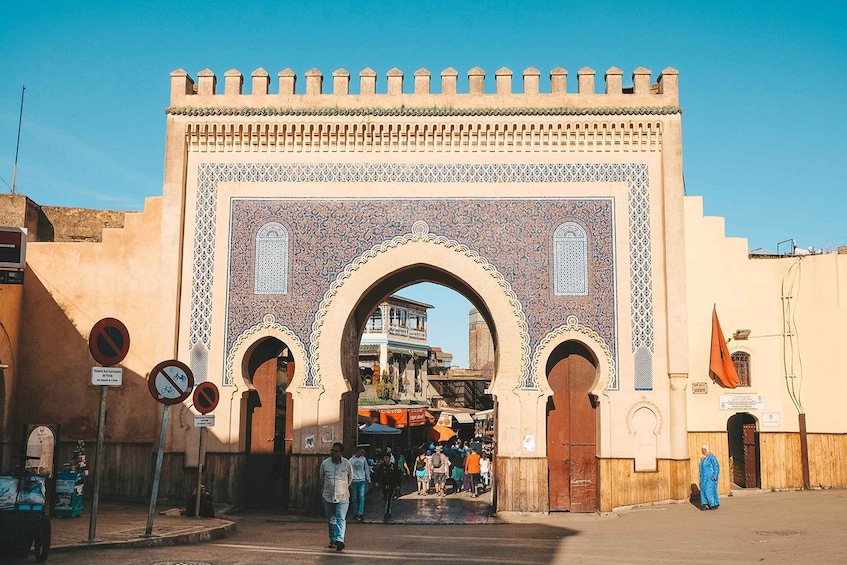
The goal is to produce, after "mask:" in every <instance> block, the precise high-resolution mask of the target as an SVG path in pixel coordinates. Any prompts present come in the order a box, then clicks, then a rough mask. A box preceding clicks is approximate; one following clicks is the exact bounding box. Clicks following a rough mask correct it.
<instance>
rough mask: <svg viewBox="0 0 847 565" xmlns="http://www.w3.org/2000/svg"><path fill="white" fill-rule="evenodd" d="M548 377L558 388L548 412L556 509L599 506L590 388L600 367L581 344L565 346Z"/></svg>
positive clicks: (552, 498) (588, 509)
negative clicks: (596, 366) (594, 363)
mask: <svg viewBox="0 0 847 565" xmlns="http://www.w3.org/2000/svg"><path fill="white" fill-rule="evenodd" d="M564 347H565V349H564V351H563V352H562V353H563V355H562V358H561V359H559V360H558V361H557V362H556V363H555V364H554V365H553V367H552V368H550V371H549V373H548V375H547V380H548V383H549V384H550V387H551V388H552V389H553V396H552V398H551V399H550V402H549V404H548V413H547V461H548V467H549V487H550V510H551V511H556V510H559V511H570V512H594V511H595V510H597V504H598V498H597V458H596V452H597V446H596V444H597V440H596V435H597V433H596V426H597V423H596V417H595V416H596V414H595V411H594V408H593V407H592V406H591V401H590V398H589V396H588V392H589V391H590V390H591V386H592V385H593V384H594V378H595V374H596V369H595V367H594V365H593V364H592V363H591V362H590V361H589V360H588V359H587V358H586V357H585V355H586V354H587V352H585V350H584V348H583V347H582V346H580V345H578V344H575V343H569V344H567V345H565V346H564Z"/></svg>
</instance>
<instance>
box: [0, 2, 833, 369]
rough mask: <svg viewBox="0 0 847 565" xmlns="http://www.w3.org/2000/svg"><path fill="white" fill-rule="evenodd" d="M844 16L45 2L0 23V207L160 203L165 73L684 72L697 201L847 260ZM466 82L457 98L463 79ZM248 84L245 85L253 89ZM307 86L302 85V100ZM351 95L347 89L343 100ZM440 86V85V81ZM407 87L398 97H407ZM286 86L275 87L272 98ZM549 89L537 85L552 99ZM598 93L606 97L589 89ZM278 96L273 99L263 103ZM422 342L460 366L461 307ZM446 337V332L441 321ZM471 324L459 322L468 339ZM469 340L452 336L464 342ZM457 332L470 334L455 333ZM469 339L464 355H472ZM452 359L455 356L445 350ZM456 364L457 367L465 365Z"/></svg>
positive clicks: (600, 7)
mask: <svg viewBox="0 0 847 565" xmlns="http://www.w3.org/2000/svg"><path fill="white" fill-rule="evenodd" d="M844 6H845V5H844V3H842V2H817V1H807V2H799V3H798V2H792V3H783V2H778V1H771V2H758V1H755V2H722V1H714V2H709V3H688V2H678V1H677V2H654V1H642V2H625V3H624V2H621V3H617V2H603V1H596V2H570V1H560V2H532V1H523V2H471V1H466V2H458V1H454V2H447V1H442V2H435V1H429V2H428V1H417V2H403V1H396V2H368V1H354V2H342V1H339V2H309V1H303V0H300V1H298V2H285V1H281V0H277V1H273V2H240V3H235V2H231V1H227V2H221V1H205V2H194V1H188V2H175V1H169V2H160V1H155V0H154V1H150V2H143V3H142V2H138V3H123V2H114V1H109V2H85V1H82V2H52V1H49V0H48V1H42V2H36V3H24V2H14V3H6V5H4V8H3V17H2V18H0V60H2V67H0V68H2V75H0V189H2V190H6V191H8V190H9V187H10V185H11V184H12V170H13V164H14V158H15V142H16V136H17V129H18V113H19V109H20V102H21V87H22V86H23V85H26V98H25V104H24V117H23V129H22V134H21V142H20V157H19V161H18V174H17V186H16V188H17V192H19V193H21V194H25V195H27V196H29V197H30V198H31V199H33V200H35V201H36V202H38V203H39V204H44V205H56V206H80V207H90V208H116V209H127V210H139V209H141V208H142V207H143V202H144V198H145V197H147V196H159V195H161V193H162V170H163V161H164V133H165V114H164V109H165V108H166V107H167V106H168V96H169V88H170V83H169V73H170V72H171V71H173V70H174V69H177V68H182V69H185V70H186V71H188V73H189V74H190V75H192V76H194V77H196V76H197V73H198V72H199V71H200V70H202V69H205V68H209V69H211V70H212V71H214V72H215V73H216V74H217V75H218V77H219V84H222V82H223V80H222V79H223V73H224V72H226V71H227V70H229V69H231V68H236V69H238V70H240V71H241V72H242V73H243V74H244V75H245V76H248V77H249V74H250V73H251V72H252V71H253V70H255V69H256V68H258V67H262V68H264V69H265V70H267V71H268V72H269V73H270V74H271V76H272V77H275V75H276V74H277V73H278V72H279V71H281V70H282V69H284V68H288V67H290V68H291V69H293V70H294V71H295V72H297V73H298V75H300V76H302V74H303V73H304V72H305V71H306V70H308V69H310V68H312V67H316V68H318V69H320V70H321V71H322V72H323V73H324V75H325V76H329V75H330V74H331V73H332V71H333V70H335V69H338V68H345V69H347V70H348V71H349V72H350V73H351V75H353V76H354V77H356V76H358V73H359V71H361V70H362V69H364V68H366V67H370V68H372V69H374V70H375V71H376V72H377V74H378V77H379V78H378V81H377V90H378V91H384V89H385V80H384V77H385V72H386V71H388V70H389V69H391V68H393V67H398V68H400V69H401V70H402V71H404V73H406V75H407V76H411V74H412V73H413V72H414V71H415V70H417V69H418V68H420V67H425V68H427V69H429V70H430V71H431V72H432V73H433V75H438V74H439V73H440V71H441V70H443V69H445V68H447V67H453V68H455V69H457V70H458V71H459V75H460V82H459V89H460V91H463V89H465V90H466V88H467V87H466V82H467V77H466V72H467V70H468V69H470V68H472V67H475V66H480V67H482V68H483V69H485V71H486V72H487V77H486V89H487V90H493V88H494V71H496V70H497V69H499V68H500V67H503V66H505V67H508V68H510V69H512V70H513V71H514V72H515V73H516V74H519V73H520V72H521V71H522V70H523V69H525V68H526V67H529V66H533V67H536V68H538V69H539V70H541V74H542V79H544V77H545V76H546V75H548V74H549V71H550V69H552V68H554V67H557V66H561V67H564V68H566V69H568V71H569V77H568V90H569V91H570V92H573V91H575V88H576V87H575V84H576V82H575V81H576V71H577V70H579V69H580V68H582V67H584V66H588V67H591V68H593V69H595V71H597V74H598V78H599V77H602V75H603V73H604V72H605V70H606V69H608V68H609V67H612V66H615V67H618V68H620V69H622V70H623V71H624V84H625V86H626V85H628V84H629V81H630V80H631V78H630V77H631V74H632V71H633V70H634V69H635V68H636V67H639V66H644V67H647V68H648V69H651V70H652V71H653V73H654V74H653V80H655V78H656V76H657V75H658V73H659V72H660V71H661V70H662V69H663V68H665V67H669V66H670V67H674V68H676V69H678V70H679V72H680V104H681V106H682V107H683V110H684V113H683V117H682V120H683V149H684V167H685V181H686V191H687V193H688V194H689V195H702V196H703V197H704V202H705V211H706V213H707V214H709V215H716V216H724V217H725V218H726V229H727V234H728V235H730V236H740V237H747V238H748V240H749V242H748V246H749V248H750V249H756V248H759V247H765V248H767V249H771V250H775V249H776V246H777V243H778V242H780V241H782V240H785V239H790V238H793V239H795V240H796V241H797V244H798V246H801V247H808V246H814V247H815V248H819V249H833V248H835V247H837V246H838V245H844V244H847V227H845V218H847V172H845V165H844V163H845V162H847V157H845V155H846V154H847V151H845V149H847V134H846V133H845V132H847V110H845V103H844V101H845V93H847V31H845V25H847V8H845V7H844ZM463 75H465V78H464V84H463V81H462V76H463ZM245 82H249V80H248V81H245ZM303 82H304V81H302V80H301V81H298V90H299V89H301V88H302V83H303ZM356 82H357V81H355V80H354V81H351V86H352V84H353V83H356ZM435 82H436V83H437V81H435ZM410 83H411V81H407V85H406V86H407V87H410ZM274 87H275V85H272V89H273V88H274ZM545 87H547V85H546V84H545V82H544V81H543V80H542V91H543V90H544V89H545ZM600 88H602V80H598V89H600ZM272 91H273V90H272ZM402 294H404V295H406V296H409V297H410V298H416V299H419V300H423V301H425V302H429V303H431V304H435V305H436V306H437V309H436V310H435V311H433V312H432V319H431V320H430V331H431V332H432V333H434V334H436V335H438V336H439V338H438V342H439V343H435V342H433V340H431V343H432V344H433V345H442V347H444V348H445V349H446V350H448V351H451V352H453V353H454V355H456V364H458V365H462V366H466V364H467V352H466V348H467V345H466V344H467V331H462V324H463V323H466V320H467V316H466V312H467V303H466V302H464V301H459V300H456V298H455V297H456V296H457V295H455V293H452V291H450V292H448V293H447V296H441V295H442V294H443V293H441V292H436V291H433V290H431V289H430V290H428V291H425V292H424V294H423V295H421V294H420V293H419V292H417V291H412V290H408V291H404V292H403V293H402ZM441 318H444V320H443V321H442V320H441ZM460 318H461V320H462V323H459V321H460ZM457 324H458V327H457ZM464 327H466V326H464ZM462 339H464V342H462ZM454 344H455V345H454ZM463 348H464V351H463V350H462V349H463Z"/></svg>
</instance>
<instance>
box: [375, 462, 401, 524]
mask: <svg viewBox="0 0 847 565" xmlns="http://www.w3.org/2000/svg"><path fill="white" fill-rule="evenodd" d="M374 475H375V476H374V484H375V485H376V486H378V487H380V488H381V489H382V499H383V500H384V501H385V514H383V516H382V519H383V520H388V519H389V518H391V501H392V500H394V490H395V489H397V488H399V487H400V480H401V474H400V469H398V468H397V464H396V463H392V462H391V456H390V455H389V454H388V453H386V454H385V455H384V456H383V458H382V463H380V464H379V467H377V468H376V471H375V472H374Z"/></svg>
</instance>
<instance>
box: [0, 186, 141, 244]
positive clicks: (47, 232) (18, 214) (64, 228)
mask: <svg viewBox="0 0 847 565" xmlns="http://www.w3.org/2000/svg"><path fill="white" fill-rule="evenodd" d="M125 217H126V212H122V211H118V210H92V209H89V208H68V207H64V206H39V205H38V203H36V202H34V201H32V200H30V199H29V198H27V197H26V196H24V195H23V194H0V225H3V226H13V227H20V228H26V230H27V233H28V237H27V241H28V242H29V243H35V242H49V241H52V242H73V241H86V242H100V241H102V240H103V229H104V228H122V227H124V221H125Z"/></svg>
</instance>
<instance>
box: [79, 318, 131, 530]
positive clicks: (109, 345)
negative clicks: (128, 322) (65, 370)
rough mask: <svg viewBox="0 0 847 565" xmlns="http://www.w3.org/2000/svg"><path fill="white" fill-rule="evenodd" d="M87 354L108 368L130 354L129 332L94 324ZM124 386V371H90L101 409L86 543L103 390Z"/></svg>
mask: <svg viewBox="0 0 847 565" xmlns="http://www.w3.org/2000/svg"><path fill="white" fill-rule="evenodd" d="M88 350H89V351H90V352H91V356H92V357H94V360H95V361H97V362H98V363H100V364H101V365H103V367H111V366H112V365H115V364H117V363H120V362H121V361H123V360H124V358H125V357H126V355H127V353H129V331H128V330H127V329H126V326H125V325H124V324H123V322H121V321H120V320H117V319H115V318H103V319H102V320H100V321H98V322H97V323H96V324H94V327H93V328H91V331H90V332H89V333H88ZM122 382H123V370H122V369H120V368H118V369H109V368H98V367H93V368H92V369H91V384H93V385H98V386H99V387H100V409H99V412H98V415H97V446H96V447H95V449H94V469H93V471H94V492H93V493H92V496H91V517H90V519H89V522H88V541H90V542H91V541H94V539H95V538H96V537H97V511H98V510H99V508H100V469H102V468H103V465H102V464H101V460H102V459H103V432H104V428H105V427H106V387H107V386H120V385H121V383H122Z"/></svg>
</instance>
